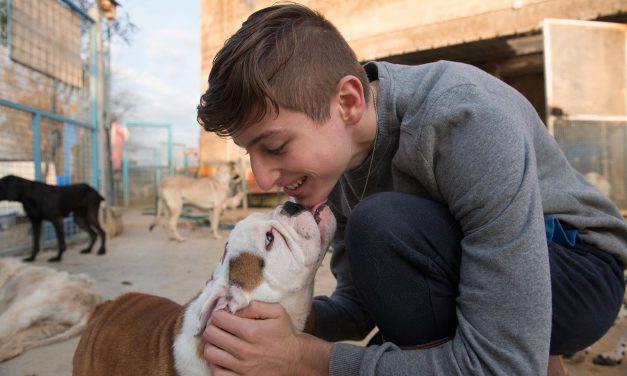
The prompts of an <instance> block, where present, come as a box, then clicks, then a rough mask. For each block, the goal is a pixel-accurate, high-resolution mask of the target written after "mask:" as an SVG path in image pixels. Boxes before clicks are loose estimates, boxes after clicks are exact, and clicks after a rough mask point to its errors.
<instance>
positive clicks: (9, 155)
mask: <svg viewBox="0 0 627 376" xmlns="http://www.w3.org/2000/svg"><path fill="white" fill-rule="evenodd" d="M93 35H94V32H93V20H92V19H91V18H89V16H87V15H86V14H85V13H84V12H82V11H81V10H80V9H78V8H76V6H75V5H74V4H73V3H71V2H70V1H67V0H0V177H1V176H5V175H9V174H13V175H17V176H21V177H23V178H26V179H30V180H38V181H43V182H46V183H48V184H53V185H67V184H71V183H78V182H85V183H88V184H91V185H92V186H94V187H96V188H98V163H97V160H98V142H97V137H96V135H97V132H96V131H95V129H96V126H95V122H94V121H93V116H92V114H93V113H94V111H95V108H94V105H92V100H91V96H90V84H91V83H92V82H93V80H90V78H92V77H93V72H92V69H91V67H92V63H91V61H92V60H93V56H94V52H93V46H92V45H93V44H92V43H91V41H92V39H93ZM44 226H45V227H44V231H43V233H44V235H43V236H44V241H45V240H50V241H51V243H52V244H53V245H56V238H55V235H54V231H53V230H52V226H51V225H50V224H49V223H46V224H45V225H44ZM65 232H66V236H67V237H68V240H69V241H72V238H73V237H74V236H75V235H77V230H76V226H75V225H74V224H73V221H72V220H71V218H68V219H66V221H65ZM31 244H32V234H31V228H30V223H29V222H28V220H27V219H26V218H25V216H24V212H23V210H22V205H21V203H19V202H9V201H1V202H0V254H2V253H10V252H14V251H16V250H23V249H28V248H30V247H31ZM44 245H45V243H44Z"/></svg>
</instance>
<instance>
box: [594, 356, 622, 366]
mask: <svg viewBox="0 0 627 376" xmlns="http://www.w3.org/2000/svg"><path fill="white" fill-rule="evenodd" d="M622 362H623V360H622V359H613V358H612V357H609V356H604V355H601V354H599V355H597V356H596V357H594V359H592V363H594V364H598V365H600V366H615V365H618V364H621V363H622Z"/></svg>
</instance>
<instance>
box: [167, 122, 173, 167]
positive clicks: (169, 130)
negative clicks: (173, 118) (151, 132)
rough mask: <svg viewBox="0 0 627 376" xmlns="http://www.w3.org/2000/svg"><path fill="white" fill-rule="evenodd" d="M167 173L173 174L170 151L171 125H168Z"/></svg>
mask: <svg viewBox="0 0 627 376" xmlns="http://www.w3.org/2000/svg"><path fill="white" fill-rule="evenodd" d="M168 175H170V176H172V175H174V155H173V153H172V127H170V126H168Z"/></svg>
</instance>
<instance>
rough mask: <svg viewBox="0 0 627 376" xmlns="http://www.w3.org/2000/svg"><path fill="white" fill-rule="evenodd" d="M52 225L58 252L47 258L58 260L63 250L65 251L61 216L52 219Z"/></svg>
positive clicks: (50, 260) (53, 260) (52, 260)
mask: <svg viewBox="0 0 627 376" xmlns="http://www.w3.org/2000/svg"><path fill="white" fill-rule="evenodd" d="M52 226H54V232H55V233H56V234H57V242H58V243H59V244H58V245H59V253H58V254H57V255H56V256H55V257H53V258H51V259H49V260H48V262H59V261H61V257H62V255H63V252H65V234H63V218H61V217H59V218H57V219H55V220H54V221H52Z"/></svg>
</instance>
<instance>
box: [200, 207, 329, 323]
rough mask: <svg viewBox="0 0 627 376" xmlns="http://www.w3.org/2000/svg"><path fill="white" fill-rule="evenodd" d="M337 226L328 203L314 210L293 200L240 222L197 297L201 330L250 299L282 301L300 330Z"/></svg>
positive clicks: (246, 303) (244, 304)
mask: <svg viewBox="0 0 627 376" xmlns="http://www.w3.org/2000/svg"><path fill="white" fill-rule="evenodd" d="M335 227H336V223H335V218H334V217H333V214H332V213H331V210H330V209H329V208H328V207H327V206H326V205H322V206H319V207H318V208H316V209H315V210H314V211H313V212H310V211H308V210H305V209H304V208H303V207H301V206H299V205H297V204H294V203H291V202H287V203H285V204H284V205H281V206H279V207H277V208H276V209H275V210H274V211H272V212H271V213H254V214H251V215H250V216H248V217H247V218H245V219H244V220H242V221H241V222H239V223H238V224H237V225H236V226H235V228H234V229H233V230H232V232H231V234H230V236H229V239H228V242H227V244H226V249H225V254H224V256H223V260H222V263H221V264H220V265H219V266H218V268H217V270H216V271H215V273H214V275H213V277H212V279H211V280H210V281H209V282H208V284H207V287H206V288H205V290H204V291H203V292H202V294H201V296H200V298H199V299H198V300H199V301H202V309H201V311H200V317H199V318H198V325H199V326H198V332H199V333H201V332H202V331H203V330H204V328H205V326H206V325H207V323H208V322H209V321H210V319H211V315H212V314H213V312H215V311H216V310H219V309H228V310H229V311H231V312H236V311H238V310H239V309H241V308H243V307H246V306H247V305H248V304H249V303H250V301H251V300H259V301H264V302H278V303H281V304H282V305H283V306H284V308H285V309H286V311H287V312H288V314H290V317H291V318H292V321H293V322H294V325H295V326H296V327H297V328H299V329H302V327H303V326H304V321H305V319H306V318H307V314H308V313H309V309H310V304H311V297H312V294H313V280H314V276H315V273H316V271H317V270H318V267H319V266H320V263H321V262H322V259H323V258H324V255H325V253H326V250H327V248H328V247H329V244H330V242H331V239H332V237H333V234H334V233H335Z"/></svg>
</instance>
